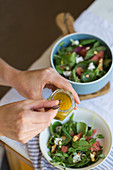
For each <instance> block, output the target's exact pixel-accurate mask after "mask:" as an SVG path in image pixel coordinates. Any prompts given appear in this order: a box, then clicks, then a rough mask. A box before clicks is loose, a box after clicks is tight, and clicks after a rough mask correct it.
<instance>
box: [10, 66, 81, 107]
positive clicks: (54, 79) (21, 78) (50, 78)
mask: <svg viewBox="0 0 113 170" xmlns="http://www.w3.org/2000/svg"><path fill="white" fill-rule="evenodd" d="M12 86H13V87H14V88H15V89H16V90H17V91H18V92H19V93H20V94H21V95H22V96H24V97H25V98H29V99H42V90H43V88H45V87H49V88H51V89H55V88H60V89H65V90H68V91H70V92H72V94H73V96H74V99H75V102H76V103H77V104H79V103H80V101H79V97H78V95H77V93H76V92H75V90H74V89H73V88H72V85H71V84H70V83H69V82H68V81H67V80H66V79H65V78H63V77H62V76H61V75H59V74H58V73H57V72H56V71H55V70H54V69H53V68H46V69H40V70H33V71H19V72H18V74H17V75H16V77H15V80H14V79H13V81H12Z"/></svg>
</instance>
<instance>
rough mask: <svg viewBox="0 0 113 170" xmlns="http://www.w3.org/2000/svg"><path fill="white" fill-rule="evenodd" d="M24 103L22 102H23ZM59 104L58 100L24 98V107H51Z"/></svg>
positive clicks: (31, 108)
mask: <svg viewBox="0 0 113 170" xmlns="http://www.w3.org/2000/svg"><path fill="white" fill-rule="evenodd" d="M23 104H24V103H23ZM58 104H59V101H58V100H46V99H43V100H26V102H25V106H24V108H25V109H30V110H33V109H34V110H37V109H40V108H51V107H53V106H56V105H58Z"/></svg>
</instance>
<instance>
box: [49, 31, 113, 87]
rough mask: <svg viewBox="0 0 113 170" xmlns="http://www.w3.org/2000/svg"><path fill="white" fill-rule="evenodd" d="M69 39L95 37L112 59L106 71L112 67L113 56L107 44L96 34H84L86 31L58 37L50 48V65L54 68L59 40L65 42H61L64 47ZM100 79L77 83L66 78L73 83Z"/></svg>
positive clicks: (68, 42)
mask: <svg viewBox="0 0 113 170" xmlns="http://www.w3.org/2000/svg"><path fill="white" fill-rule="evenodd" d="M70 39H73V40H83V39H96V40H98V41H100V43H101V44H102V45H104V46H105V47H106V50H107V54H108V56H109V58H111V59H112V64H111V66H110V68H109V70H108V72H109V71H110V70H111V69H112V67H113V56H112V53H111V50H110V48H109V46H108V45H107V44H106V43H105V42H104V41H103V40H102V39H100V38H99V37H97V36H95V35H91V34H86V33H73V34H69V35H67V36H65V37H63V38H62V39H60V40H59V41H58V42H57V43H56V45H55V46H54V48H53V50H52V52H51V65H52V67H53V68H54V69H55V65H54V55H55V54H56V53H57V52H58V49H60V48H61V47H59V44H60V43H61V42H65V44H63V46H64V47H66V46H68V45H69V44H70ZM55 70H56V69H55ZM56 71H57V70H56ZM108 72H107V73H108ZM107 73H106V74H107ZM106 74H105V75H104V76H103V77H105V76H106ZM103 77H102V78H103ZM100 79H101V78H100ZM100 79H97V80H95V81H92V82H88V83H78V82H74V81H70V80H68V81H70V82H71V83H75V84H90V83H93V82H96V81H98V80H100Z"/></svg>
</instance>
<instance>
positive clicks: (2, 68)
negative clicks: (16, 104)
mask: <svg viewBox="0 0 113 170" xmlns="http://www.w3.org/2000/svg"><path fill="white" fill-rule="evenodd" d="M19 72H21V71H19V70H17V69H15V68H13V67H11V66H10V65H9V64H7V63H6V62H5V61H3V60H2V59H1V58H0V85H5V86H13V83H14V82H15V81H16V80H17V75H18V74H19Z"/></svg>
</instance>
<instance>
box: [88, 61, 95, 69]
mask: <svg viewBox="0 0 113 170" xmlns="http://www.w3.org/2000/svg"><path fill="white" fill-rule="evenodd" d="M94 69H95V65H94V64H93V62H91V63H89V66H88V70H94Z"/></svg>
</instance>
